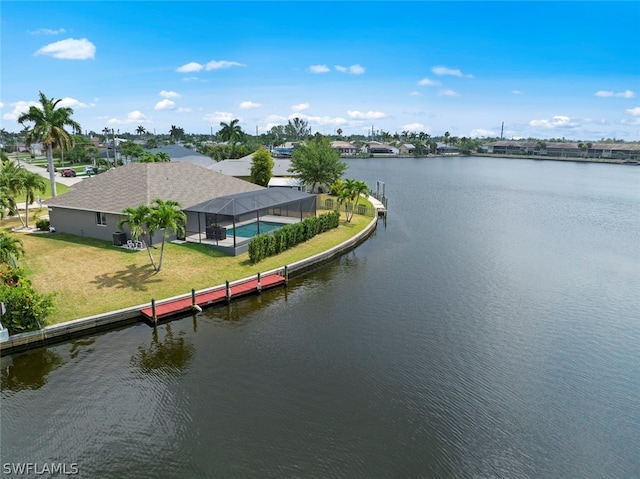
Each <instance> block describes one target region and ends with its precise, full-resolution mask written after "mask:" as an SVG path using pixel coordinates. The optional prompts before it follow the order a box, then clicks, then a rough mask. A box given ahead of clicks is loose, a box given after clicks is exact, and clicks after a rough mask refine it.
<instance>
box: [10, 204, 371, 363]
mask: <svg viewBox="0 0 640 479" xmlns="http://www.w3.org/2000/svg"><path fill="white" fill-rule="evenodd" d="M377 225H378V218H377V216H376V217H374V218H372V220H371V221H370V222H369V224H368V225H367V226H366V227H365V228H364V229H363V230H362V231H361V232H359V233H358V234H357V235H355V236H354V237H352V238H350V239H348V240H347V241H344V242H343V243H340V244H339V245H337V246H334V247H333V248H331V249H329V250H327V251H323V252H322V253H318V254H316V255H314V256H311V257H309V258H305V259H303V260H300V261H296V262H295V263H292V264H288V265H286V267H287V271H288V274H289V277H295V276H299V275H301V274H303V273H305V272H307V271H310V270H312V269H314V268H317V267H319V266H322V265H323V264H325V263H327V262H329V261H332V260H333V259H335V258H337V257H339V256H341V255H343V254H344V253H347V252H349V251H351V250H353V249H354V248H355V247H356V246H358V245H359V244H360V243H362V242H363V241H365V240H366V239H367V238H369V237H370V236H371V235H372V234H373V232H374V231H375V230H376V228H377ZM283 268H284V265H283V266H281V267H279V268H276V269H273V270H270V271H266V272H264V273H262V274H264V275H267V274H269V273H271V272H276V271H282V269H283ZM246 279H247V278H243V279H239V280H237V281H234V283H237V282H242V281H246ZM220 286H223V285H218V286H214V287H212V288H207V289H206V290H202V291H208V290H210V289H216V288H219V287H220ZM187 297H191V292H189V293H185V294H183V295H179V296H175V297H173V298H166V299H163V300H161V301H158V303H161V302H163V301H169V300H171V299H179V298H187ZM148 306H149V303H145V304H140V305H137V306H132V307H129V308H125V309H120V310H117V311H111V312H108V313H103V314H98V315H95V316H89V317H86V318H80V319H74V320H72V321H67V322H65V323H60V324H55V325H52V326H47V327H45V328H43V329H41V330H39V331H32V332H29V333H21V334H16V335H13V336H10V337H9V340H8V341H6V342H2V343H0V356H4V355H6V354H11V353H15V352H19V351H25V350H27V349H32V348H37V347H41V346H46V345H48V344H55V343H58V342H62V341H66V340H68V339H71V338H75V337H80V336H86V335H88V334H94V333H96V332H101V331H107V330H110V329H115V328H118V327H121V326H124V325H127V324H132V323H137V322H139V321H142V315H141V313H140V310H141V309H143V308H146V307H148Z"/></svg>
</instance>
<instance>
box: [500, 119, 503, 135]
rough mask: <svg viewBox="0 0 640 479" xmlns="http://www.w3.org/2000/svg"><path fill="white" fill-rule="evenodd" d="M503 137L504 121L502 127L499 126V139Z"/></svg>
mask: <svg viewBox="0 0 640 479" xmlns="http://www.w3.org/2000/svg"><path fill="white" fill-rule="evenodd" d="M502 138H504V121H503V122H502V128H500V139H501V140H502Z"/></svg>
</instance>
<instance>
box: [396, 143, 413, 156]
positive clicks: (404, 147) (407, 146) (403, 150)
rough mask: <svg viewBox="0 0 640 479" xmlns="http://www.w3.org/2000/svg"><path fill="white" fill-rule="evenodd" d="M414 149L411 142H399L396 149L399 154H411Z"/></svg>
mask: <svg viewBox="0 0 640 479" xmlns="http://www.w3.org/2000/svg"><path fill="white" fill-rule="evenodd" d="M415 150H416V147H415V146H414V145H412V144H411V143H400V144H399V145H398V151H399V152H400V154H401V155H413V152H414V151H415Z"/></svg>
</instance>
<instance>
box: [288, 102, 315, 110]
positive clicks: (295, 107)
mask: <svg viewBox="0 0 640 479" xmlns="http://www.w3.org/2000/svg"><path fill="white" fill-rule="evenodd" d="M310 106H311V105H309V104H308V103H298V104H297V105H291V109H292V110H293V111H303V110H308V109H309V107H310Z"/></svg>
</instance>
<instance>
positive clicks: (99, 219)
mask: <svg viewBox="0 0 640 479" xmlns="http://www.w3.org/2000/svg"><path fill="white" fill-rule="evenodd" d="M96 224H97V225H100V226H107V215H106V213H101V212H99V211H98V212H96Z"/></svg>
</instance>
